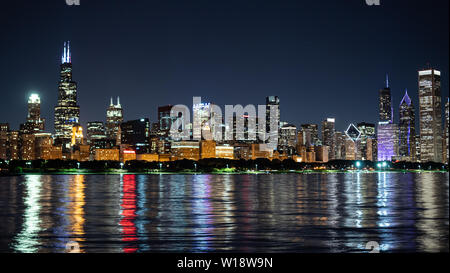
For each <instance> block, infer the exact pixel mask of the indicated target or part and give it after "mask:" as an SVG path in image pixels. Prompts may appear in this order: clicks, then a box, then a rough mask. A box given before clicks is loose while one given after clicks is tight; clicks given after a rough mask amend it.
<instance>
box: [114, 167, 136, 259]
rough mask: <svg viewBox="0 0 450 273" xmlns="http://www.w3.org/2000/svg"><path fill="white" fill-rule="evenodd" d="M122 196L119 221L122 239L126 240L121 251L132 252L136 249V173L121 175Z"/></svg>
mask: <svg viewBox="0 0 450 273" xmlns="http://www.w3.org/2000/svg"><path fill="white" fill-rule="evenodd" d="M121 183H122V198H121V205H120V206H121V208H122V209H121V212H120V215H121V216H122V219H121V220H120V222H119V225H120V227H121V228H122V241H124V242H126V243H127V244H126V246H125V247H123V252H125V253H132V252H136V251H137V250H138V248H137V244H136V241H137V235H136V225H135V223H134V221H135V219H136V175H134V174H126V175H123V176H121Z"/></svg>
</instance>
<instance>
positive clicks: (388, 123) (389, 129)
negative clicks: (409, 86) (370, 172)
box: [377, 77, 398, 161]
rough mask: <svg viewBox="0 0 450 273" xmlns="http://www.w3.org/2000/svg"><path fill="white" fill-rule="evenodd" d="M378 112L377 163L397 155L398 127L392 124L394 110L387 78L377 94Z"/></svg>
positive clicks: (389, 159)
mask: <svg viewBox="0 0 450 273" xmlns="http://www.w3.org/2000/svg"><path fill="white" fill-rule="evenodd" d="M379 111H380V121H379V122H378V134H377V157H378V161H391V160H393V158H395V157H397V155H398V125H397V124H394V110H393V108H392V97H391V88H390V87H389V78H388V77H386V87H385V88H383V89H381V90H380V92H379Z"/></svg>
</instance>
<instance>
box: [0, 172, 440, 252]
mask: <svg viewBox="0 0 450 273" xmlns="http://www.w3.org/2000/svg"><path fill="white" fill-rule="evenodd" d="M448 189H449V183H448V173H418V174H415V173H405V174H401V173H364V172H359V173H358V172H355V173H345V174H344V173H334V174H308V175H296V174H283V175H161V176H160V175H131V174H127V175H53V176H51V175H27V176H20V177H12V178H5V177H0V202H1V205H2V208H3V207H4V208H5V209H4V210H2V211H1V212H0V230H2V231H3V233H2V237H1V238H0V252H11V251H15V252H63V251H64V250H65V244H66V243H67V242H69V241H77V242H78V243H79V244H80V246H81V251H83V252H126V253H130V252H148V251H156V252H165V251H167V252H213V251H218V252H227V251H232V252H367V251H366V249H365V245H366V243H367V242H368V241H376V242H378V243H379V244H380V247H381V251H384V252H441V251H447V252H448V249H449V244H448V238H449V236H448V235H449V232H448V227H449V221H448V219H449V195H448Z"/></svg>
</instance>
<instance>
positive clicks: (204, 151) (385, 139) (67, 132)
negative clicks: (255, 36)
mask: <svg viewBox="0 0 450 273" xmlns="http://www.w3.org/2000/svg"><path fill="white" fill-rule="evenodd" d="M440 76H441V75H440V72H439V71H437V70H435V69H427V70H423V71H419V72H418V79H419V80H418V86H419V89H418V90H419V124H420V128H419V130H417V131H416V128H415V118H416V114H415V108H414V105H413V103H412V101H411V98H410V97H409V95H408V92H407V91H406V92H405V95H404V97H403V99H402V100H401V103H400V105H399V108H398V109H399V120H398V121H397V122H395V120H394V106H393V104H392V97H391V89H390V87H389V80H388V79H386V87H385V88H383V89H381V90H380V92H379V122H378V124H377V125H375V124H370V123H366V122H361V123H358V124H356V125H355V124H350V125H349V126H348V128H347V129H346V130H345V131H343V132H341V131H338V130H336V126H335V123H336V120H335V119H334V118H327V119H325V120H324V121H323V122H322V124H321V130H320V131H319V124H302V125H301V126H300V127H297V126H295V125H293V124H291V123H288V122H283V121H281V119H280V117H281V115H280V110H279V109H280V108H279V106H280V99H279V98H278V97H277V96H269V97H267V98H266V109H267V110H266V112H267V116H269V115H270V114H271V112H270V106H271V105H272V106H274V105H275V106H277V107H278V108H277V109H278V111H277V112H275V114H274V113H273V112H272V115H275V116H272V117H270V118H267V120H266V124H265V130H266V133H268V134H273V130H270V129H271V128H279V130H278V146H277V148H276V149H274V150H273V151H267V150H266V149H263V148H262V145H264V144H265V143H264V142H263V141H259V140H255V139H253V138H252V137H251V136H254V135H256V133H257V132H252V130H254V129H250V128H254V127H253V126H249V124H250V123H252V124H253V123H257V124H260V123H259V122H257V120H258V117H257V116H250V115H249V114H248V113H247V114H246V115H244V119H243V120H244V125H243V126H239V124H236V123H237V120H241V119H236V117H233V123H232V128H231V126H230V125H229V124H227V125H225V123H224V122H223V120H222V121H221V120H218V119H216V118H215V117H211V115H210V109H211V107H213V104H212V103H199V104H194V105H193V115H194V122H195V123H199V124H200V125H201V127H200V128H202V129H201V130H199V129H198V128H199V127H198V126H193V124H186V127H188V128H194V130H192V131H191V134H190V138H191V140H180V141H174V140H173V139H171V137H170V129H171V126H172V124H174V122H176V120H177V118H176V117H173V116H171V109H172V105H165V106H160V107H158V113H157V117H158V120H157V122H156V123H151V122H150V120H149V119H148V118H142V119H138V120H129V121H124V118H123V117H124V112H123V108H122V105H121V104H120V98H117V103H116V104H115V103H114V101H113V99H112V98H111V101H110V105H109V106H108V107H107V109H106V120H105V122H103V121H90V122H87V126H86V127H87V128H86V130H84V129H83V128H82V126H81V124H80V106H79V105H78V100H77V83H76V82H75V81H73V79H72V61H71V52H70V44H69V42H67V43H65V44H64V52H63V56H62V63H61V67H60V82H59V86H58V103H57V105H56V106H55V109H54V122H55V123H54V128H55V131H54V133H53V134H51V133H49V132H45V119H43V118H42V117H41V114H40V105H41V100H40V97H39V95H37V94H32V95H31V96H30V98H29V100H28V115H27V119H26V122H25V123H24V124H21V125H20V129H19V130H18V131H15V130H11V128H10V127H9V125H8V124H7V123H0V159H3V160H35V159H43V160H52V159H61V160H77V161H92V160H113V161H121V162H126V161H129V160H143V161H158V162H164V161H174V160H182V159H189V160H200V159H206V158H223V159H244V160H250V159H253V160H254V159H258V158H267V159H270V160H274V159H279V160H284V159H293V160H294V161H296V162H306V163H313V162H328V161H331V160H368V161H409V162H429V161H433V162H437V163H447V164H448V158H449V153H448V148H449V141H448V139H449V131H448V129H449V128H448V126H449V100H448V99H447V102H446V105H445V118H444V120H445V122H444V128H442V113H441V90H440V89H441V87H440ZM202 130H206V131H209V132H210V133H211V134H212V135H214V136H217V135H220V136H222V137H219V138H214V139H222V140H220V141H214V140H194V139H202V135H203V132H202ZM256 130H258V129H256ZM275 132H276V131H275ZM226 134H233V136H236V135H241V136H244V139H245V140H242V139H241V138H236V137H234V138H233V139H240V140H226V139H229V138H226V137H225V135H226ZM270 137H273V136H270Z"/></svg>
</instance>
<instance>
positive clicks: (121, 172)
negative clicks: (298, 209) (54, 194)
mask: <svg viewBox="0 0 450 273" xmlns="http://www.w3.org/2000/svg"><path fill="white" fill-rule="evenodd" d="M346 173H363V174H369V173H403V174H407V173H448V171H447V170H445V171H442V170H348V171H345V170H320V171H318V170H305V171H294V170H293V171H269V170H267V171H222V172H193V171H173V172H170V171H161V172H160V171H124V170H110V171H88V170H79V171H74V170H66V171H63V170H61V171H41V172H35V171H30V172H22V173H9V172H4V173H3V172H2V173H0V177H8V176H23V175H25V176H26V175H124V174H135V175H136V174H138V175H142V174H146V175H280V174H299V175H305V174H346Z"/></svg>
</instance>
